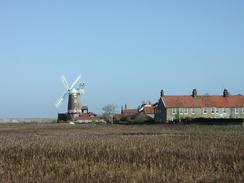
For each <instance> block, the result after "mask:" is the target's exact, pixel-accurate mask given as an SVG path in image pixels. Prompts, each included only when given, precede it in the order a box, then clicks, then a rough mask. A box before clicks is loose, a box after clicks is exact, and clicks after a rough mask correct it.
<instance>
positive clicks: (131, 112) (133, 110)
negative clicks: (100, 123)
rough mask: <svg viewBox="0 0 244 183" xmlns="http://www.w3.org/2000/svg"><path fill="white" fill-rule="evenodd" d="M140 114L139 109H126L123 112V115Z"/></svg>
mask: <svg viewBox="0 0 244 183" xmlns="http://www.w3.org/2000/svg"><path fill="white" fill-rule="evenodd" d="M137 113H138V109H124V110H123V111H122V114H123V115H134V114H137Z"/></svg>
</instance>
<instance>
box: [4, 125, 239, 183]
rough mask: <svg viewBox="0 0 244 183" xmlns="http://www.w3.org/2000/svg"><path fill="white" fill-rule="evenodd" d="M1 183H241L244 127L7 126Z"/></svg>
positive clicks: (5, 126)
mask: <svg viewBox="0 0 244 183" xmlns="http://www.w3.org/2000/svg"><path fill="white" fill-rule="evenodd" d="M0 182H244V128H243V126H194V125H192V126H165V125H152V126H149V125H148V126H147V125H145V126H143V125H142V126H120V125H114V126H105V125H100V126H99V125H98V126H93V125H90V126H89V125H87V126H86V125H74V126H72V125H65V124H24V125H22V124H2V125H0Z"/></svg>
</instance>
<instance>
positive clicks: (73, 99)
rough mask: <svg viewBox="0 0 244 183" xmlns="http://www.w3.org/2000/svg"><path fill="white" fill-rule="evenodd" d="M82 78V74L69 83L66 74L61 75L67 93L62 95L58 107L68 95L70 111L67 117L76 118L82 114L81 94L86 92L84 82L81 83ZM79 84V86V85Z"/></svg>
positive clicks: (57, 103)
mask: <svg viewBox="0 0 244 183" xmlns="http://www.w3.org/2000/svg"><path fill="white" fill-rule="evenodd" d="M80 79H81V75H79V76H78V77H77V78H76V80H75V81H74V82H73V83H72V85H69V83H68V82H67V80H66V78H65V76H64V75H62V76H61V80H62V82H63V84H64V87H65V90H66V91H65V93H64V94H63V96H61V97H60V98H59V99H58V100H57V102H56V107H57V108H58V107H59V106H60V105H61V104H62V102H63V101H64V99H65V98H66V97H67V96H68V113H67V117H68V118H70V119H74V118H75V117H76V116H77V117H78V116H79V114H81V103H80V95H81V94H84V88H85V84H84V83H79V85H78V82H79V81H80ZM77 85H78V86H77Z"/></svg>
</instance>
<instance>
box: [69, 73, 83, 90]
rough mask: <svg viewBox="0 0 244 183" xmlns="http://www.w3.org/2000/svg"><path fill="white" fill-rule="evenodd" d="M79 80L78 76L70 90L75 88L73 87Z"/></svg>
mask: <svg viewBox="0 0 244 183" xmlns="http://www.w3.org/2000/svg"><path fill="white" fill-rule="evenodd" d="M80 78H81V75H79V76H78V77H77V78H76V80H75V81H74V83H73V84H72V85H71V87H70V90H72V89H73V88H74V87H75V85H76V84H77V83H78V82H79V80H80Z"/></svg>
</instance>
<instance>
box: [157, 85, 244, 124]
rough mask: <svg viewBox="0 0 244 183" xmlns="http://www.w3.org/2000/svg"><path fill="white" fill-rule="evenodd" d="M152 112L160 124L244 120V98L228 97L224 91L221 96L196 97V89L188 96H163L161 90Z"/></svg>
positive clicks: (226, 91)
mask: <svg viewBox="0 0 244 183" xmlns="http://www.w3.org/2000/svg"><path fill="white" fill-rule="evenodd" d="M154 112H155V117H154V119H155V121H156V122H162V123H167V122H169V121H173V120H176V119H184V118H192V119H194V118H244V96H242V95H229V92H228V90H226V89H225V90H224V92H223V95H221V96H208V95H204V96H198V95H197V90H196V89H194V90H193V92H192V95H189V96H165V95H164V91H163V90H161V93H160V99H159V102H158V105H157V107H156V108H155V111H154Z"/></svg>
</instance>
